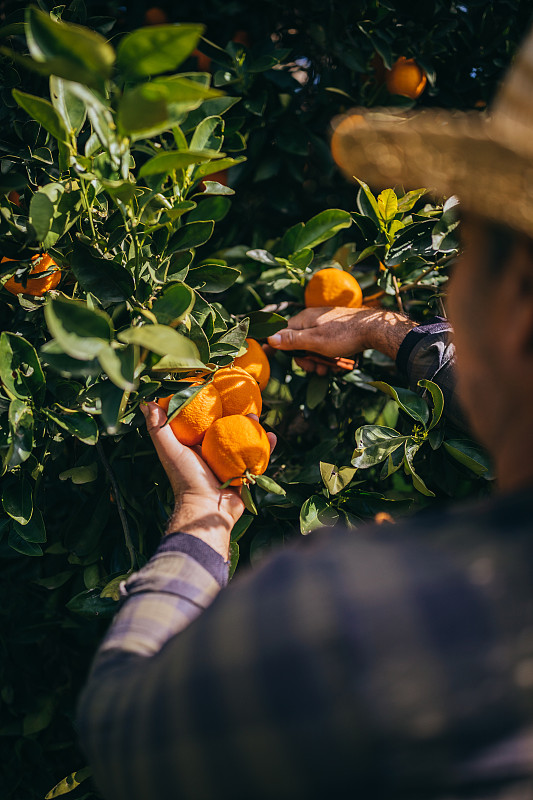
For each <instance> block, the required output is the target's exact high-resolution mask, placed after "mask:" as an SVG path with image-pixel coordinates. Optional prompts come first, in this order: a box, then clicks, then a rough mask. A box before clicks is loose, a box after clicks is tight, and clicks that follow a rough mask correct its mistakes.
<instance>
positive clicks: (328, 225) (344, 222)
mask: <svg viewBox="0 0 533 800" xmlns="http://www.w3.org/2000/svg"><path fill="white" fill-rule="evenodd" d="M351 224H352V217H351V215H350V214H349V213H348V212H347V211H342V210H341V209H340V208H330V209H328V210H327V211H322V212H321V213H320V214H317V215H316V216H315V217H312V219H310V220H309V222H306V223H305V225H304V226H303V228H302V229H301V230H300V231H299V234H298V237H297V239H296V244H295V246H294V248H293V251H292V252H297V251H299V250H303V249H304V248H308V247H309V248H312V247H316V246H317V245H319V244H321V243H322V242H326V241H327V240H328V239H331V237H332V236H335V234H337V233H338V232H339V231H340V230H342V229H343V228H349V227H350V225H351Z"/></svg>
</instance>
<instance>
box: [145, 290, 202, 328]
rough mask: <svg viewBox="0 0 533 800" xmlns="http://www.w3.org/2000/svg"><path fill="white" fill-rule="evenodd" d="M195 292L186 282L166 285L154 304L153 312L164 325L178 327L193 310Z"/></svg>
mask: <svg viewBox="0 0 533 800" xmlns="http://www.w3.org/2000/svg"><path fill="white" fill-rule="evenodd" d="M194 302H195V296H194V292H192V291H191V289H190V288H189V287H188V286H186V285H185V284H184V283H172V284H171V285H170V286H166V287H165V288H164V289H163V291H162V292H161V294H160V295H159V297H158V298H157V300H156V301H155V302H154V304H153V306H152V312H153V313H154V314H155V316H156V318H157V321H158V322H160V323H161V324H162V325H170V326H171V327H173V328H174V327H176V325H178V324H179V323H180V322H181V321H182V320H183V319H185V317H186V316H187V315H188V314H189V313H190V312H191V311H192V309H193V306H194Z"/></svg>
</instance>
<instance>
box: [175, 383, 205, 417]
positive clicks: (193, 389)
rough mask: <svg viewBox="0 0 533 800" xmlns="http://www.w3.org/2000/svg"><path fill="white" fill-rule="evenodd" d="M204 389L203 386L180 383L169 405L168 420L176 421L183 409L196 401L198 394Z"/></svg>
mask: <svg viewBox="0 0 533 800" xmlns="http://www.w3.org/2000/svg"><path fill="white" fill-rule="evenodd" d="M201 389H202V386H201V385H196V386H194V385H191V384H190V383H178V384H177V386H176V391H175V392H174V394H173V395H172V397H171V398H170V402H169V404H168V410H167V416H168V419H169V420H170V419H174V417H176V416H177V414H178V412H179V411H181V409H182V408H185V406H187V405H189V403H190V402H191V401H192V400H194V398H195V397H196V395H197V394H198V392H199V391H200V390H201Z"/></svg>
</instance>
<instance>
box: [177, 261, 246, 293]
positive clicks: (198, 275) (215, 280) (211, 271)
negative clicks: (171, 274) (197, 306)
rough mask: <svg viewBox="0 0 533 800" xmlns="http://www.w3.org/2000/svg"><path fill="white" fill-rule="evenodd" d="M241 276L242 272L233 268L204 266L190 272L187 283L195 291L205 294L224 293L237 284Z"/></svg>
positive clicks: (213, 265)
mask: <svg viewBox="0 0 533 800" xmlns="http://www.w3.org/2000/svg"><path fill="white" fill-rule="evenodd" d="M240 274H241V273H240V271H239V270H238V269H234V268H233V267H221V266H219V265H218V264H203V265H202V266H201V267H195V268H194V269H191V270H189V274H188V276H187V283H188V284H190V286H192V287H193V289H199V290H201V291H203V292H211V293H217V292H224V291H225V290H226V289H228V288H229V287H230V286H232V285H233V284H234V283H235V281H236V280H237V278H238V277H239V276H240Z"/></svg>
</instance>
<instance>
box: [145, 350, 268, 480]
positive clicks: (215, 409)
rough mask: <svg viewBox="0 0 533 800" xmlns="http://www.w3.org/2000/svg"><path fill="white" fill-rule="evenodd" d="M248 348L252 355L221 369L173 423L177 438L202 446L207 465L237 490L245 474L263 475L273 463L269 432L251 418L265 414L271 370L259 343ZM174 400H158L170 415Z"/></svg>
mask: <svg viewBox="0 0 533 800" xmlns="http://www.w3.org/2000/svg"><path fill="white" fill-rule="evenodd" d="M246 342H247V344H248V350H247V352H246V353H245V354H244V355H242V356H240V357H239V358H236V359H235V362H234V364H233V366H232V367H223V368H222V369H219V370H218V371H217V372H216V373H215V375H214V376H213V379H212V380H211V381H210V382H209V383H206V384H205V385H204V386H203V387H202V388H201V389H200V391H199V392H198V393H197V394H196V395H195V396H194V398H193V400H191V402H190V403H188V404H187V405H186V406H184V407H182V408H181V410H180V411H179V413H178V414H177V415H176V416H175V417H174V419H172V420H171V421H170V427H171V429H172V431H173V433H174V435H175V436H176V438H177V439H178V440H179V441H180V442H181V443H182V444H185V445H187V446H188V447H193V446H195V445H199V444H201V445H202V458H203V459H204V461H206V463H207V464H208V465H209V467H210V468H211V469H212V470H213V472H214V473H215V475H216V476H217V478H219V480H220V481H222V482H223V483H225V482H226V481H228V480H230V479H232V481H231V485H232V486H238V485H240V484H242V483H243V482H244V475H245V473H246V472H249V473H251V474H253V475H262V474H263V472H264V471H265V470H266V468H267V466H268V461H269V458H270V444H269V441H268V437H267V435H266V433H265V430H264V428H263V427H262V426H261V425H260V424H259V422H257V421H256V420H254V419H251V418H250V417H249V416H247V415H248V414H255V415H256V416H259V415H260V413H261V408H262V399H261V392H262V390H263V389H264V388H265V387H266V385H267V383H268V380H269V377H270V364H269V363H268V358H267V357H266V355H265V353H264V351H263V348H262V347H261V345H260V344H259V342H256V341H255V339H247V340H246ZM200 382H201V381H191V384H193V385H194V384H198V383H200ZM171 398H172V395H170V396H169V397H163V398H161V399H160V400H158V404H159V405H160V406H161V408H162V409H163V410H164V411H165V412H168V407H169V404H170V400H171Z"/></svg>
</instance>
